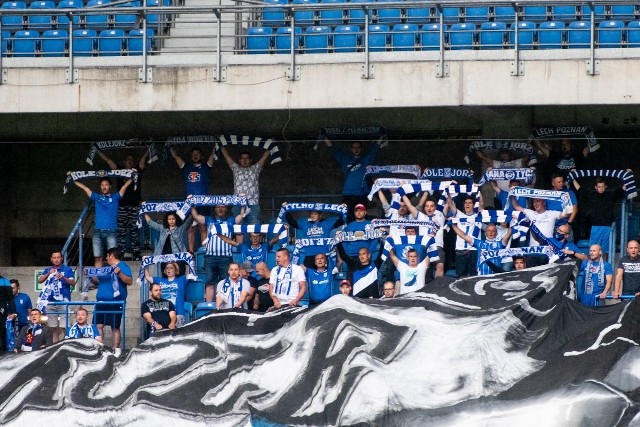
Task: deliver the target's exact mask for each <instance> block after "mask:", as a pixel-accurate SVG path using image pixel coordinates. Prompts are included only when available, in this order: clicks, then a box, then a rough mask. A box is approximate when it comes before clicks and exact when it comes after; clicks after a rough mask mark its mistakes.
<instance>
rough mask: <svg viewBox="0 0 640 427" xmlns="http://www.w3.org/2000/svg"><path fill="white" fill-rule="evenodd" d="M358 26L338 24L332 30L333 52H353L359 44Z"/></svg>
mask: <svg viewBox="0 0 640 427" xmlns="http://www.w3.org/2000/svg"><path fill="white" fill-rule="evenodd" d="M359 39H360V27H357V26H355V25H338V26H337V27H336V29H335V30H334V31H333V51H334V52H355V51H356V50H357V49H358V45H359V44H360V43H359V42H358V41H359Z"/></svg>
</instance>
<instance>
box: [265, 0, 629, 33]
mask: <svg viewBox="0 0 640 427" xmlns="http://www.w3.org/2000/svg"><path fill="white" fill-rule="evenodd" d="M397 1H399V0H376V1H374V0H350V1H349V2H348V3H371V5H372V9H371V10H370V11H369V14H368V15H369V16H368V19H369V21H370V22H372V23H379V24H395V23H400V22H407V23H425V22H430V21H434V20H436V21H437V20H439V10H438V9H437V8H436V7H423V6H419V7H411V6H409V4H410V3H411V2H410V1H407V4H408V5H407V6H406V7H402V8H382V7H378V8H376V7H375V5H376V4H381V3H386V2H397ZM400 1H401V0H400ZM264 3H265V4H267V5H270V6H274V5H284V4H289V2H288V1H286V0H264ZM317 3H320V4H334V5H338V6H339V4H341V3H347V1H346V0H293V1H292V2H291V4H301V5H304V4H317ZM519 10H520V11H521V15H520V18H521V19H522V20H525V21H533V22H542V21H547V20H561V21H574V20H577V19H585V20H586V19H590V17H591V8H590V6H589V5H588V4H585V5H582V6H575V5H555V6H523V7H521V9H519ZM442 14H443V19H444V21H445V23H447V24H451V23H455V22H476V23H481V22H485V21H489V20H497V21H511V20H514V17H515V10H514V8H513V7H510V6H495V7H487V6H470V7H444V8H442ZM594 15H595V18H596V19H597V20H607V19H616V20H623V21H630V20H634V19H636V18H638V17H640V9H638V6H636V5H633V4H615V5H610V6H608V5H607V6H605V5H598V6H595V7H594ZM286 18H287V15H286V11H285V9H282V8H277V7H272V8H268V9H267V8H265V9H263V13H262V25H263V26H271V27H283V26H286V25H287V24H286ZM366 18H367V15H366V13H365V11H364V10H363V9H361V8H358V9H339V8H336V9H324V10H317V11H314V10H298V11H294V19H295V22H296V23H297V25H301V26H306V25H339V24H355V25H361V24H363V23H364V22H365V19H366Z"/></svg>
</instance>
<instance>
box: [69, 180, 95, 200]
mask: <svg viewBox="0 0 640 427" xmlns="http://www.w3.org/2000/svg"><path fill="white" fill-rule="evenodd" d="M73 183H74V184H75V185H76V187H78V188H80V189H82V190H84V192H85V193H86V194H87V197H91V193H92V191H91V190H90V189H89V187H87V186H86V185H84V184H83V183H81V182H80V181H73Z"/></svg>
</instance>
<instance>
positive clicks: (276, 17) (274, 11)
mask: <svg viewBox="0 0 640 427" xmlns="http://www.w3.org/2000/svg"><path fill="white" fill-rule="evenodd" d="M286 3H287V1H286V0H264V4H265V6H269V7H265V8H264V9H262V26H263V27H284V26H285V25H287V22H286V12H285V10H284V9H283V8H280V7H275V6H277V5H282V4H286Z"/></svg>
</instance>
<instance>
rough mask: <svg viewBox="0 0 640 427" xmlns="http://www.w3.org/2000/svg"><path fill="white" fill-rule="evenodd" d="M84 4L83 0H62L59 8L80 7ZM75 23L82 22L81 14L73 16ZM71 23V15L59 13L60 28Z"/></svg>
mask: <svg viewBox="0 0 640 427" xmlns="http://www.w3.org/2000/svg"><path fill="white" fill-rule="evenodd" d="M83 6H84V5H83V3H82V0H61V1H60V3H58V9H80V8H82V7H83ZM73 23H74V24H75V25H78V24H80V15H74V16H73ZM68 25H69V17H68V16H67V15H58V28H60V27H62V26H68Z"/></svg>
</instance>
